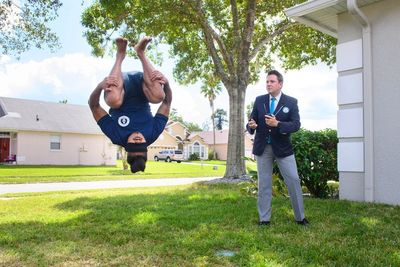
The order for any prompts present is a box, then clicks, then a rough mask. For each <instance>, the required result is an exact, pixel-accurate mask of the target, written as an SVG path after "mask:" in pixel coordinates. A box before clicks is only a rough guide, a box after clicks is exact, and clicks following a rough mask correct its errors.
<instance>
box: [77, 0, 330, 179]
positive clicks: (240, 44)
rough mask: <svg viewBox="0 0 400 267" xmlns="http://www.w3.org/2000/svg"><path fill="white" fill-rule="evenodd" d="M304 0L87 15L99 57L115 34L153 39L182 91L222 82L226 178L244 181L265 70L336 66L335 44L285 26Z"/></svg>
mask: <svg viewBox="0 0 400 267" xmlns="http://www.w3.org/2000/svg"><path fill="white" fill-rule="evenodd" d="M304 1H305V0H280V1H275V0H274V1H256V0H230V1H225V0H153V1H139V0H127V1H113V0H98V1H95V2H94V3H93V5H92V6H90V7H89V8H88V9H86V10H85V12H84V14H83V16H82V22H83V25H84V26H85V27H86V28H87V31H86V33H85V35H86V38H87V40H88V42H89V44H90V45H91V46H92V48H93V53H94V54H95V55H99V56H101V55H103V54H104V53H105V51H106V49H107V47H110V46H109V45H108V44H109V41H110V40H111V39H113V38H114V37H115V35H122V36H125V37H126V38H128V39H130V40H137V39H138V38H139V36H140V35H142V34H146V35H151V36H156V37H157V38H155V39H156V43H157V42H164V43H167V44H169V47H170V54H171V55H173V57H174V59H175V61H176V64H175V68H174V72H173V73H174V78H175V79H176V80H177V81H178V82H180V83H181V84H192V83H195V82H197V81H200V82H202V83H203V84H208V83H210V82H211V79H217V82H221V83H222V84H223V85H224V87H225V89H226V90H227V92H228V95H229V105H230V107H229V123H230V127H229V144H228V155H227V157H228V160H227V168H226V170H227V171H226V173H225V177H239V176H241V175H243V174H245V172H246V170H245V167H244V160H243V155H244V136H243V131H244V110H245V106H244V101H245V95H246V89H247V86H248V84H249V83H252V82H255V81H257V80H258V75H259V73H260V70H262V69H264V70H267V69H269V68H271V66H273V65H274V63H276V62H274V60H273V59H274V57H273V55H277V56H278V57H279V60H280V61H281V62H282V64H283V67H284V68H287V69H289V68H301V67H302V66H304V65H306V64H315V63H316V62H318V61H319V60H320V61H323V62H326V63H328V64H332V63H333V62H334V61H335V51H334V47H335V46H334V45H335V42H336V41H335V40H334V39H333V38H331V37H329V36H326V35H324V34H322V33H320V32H317V31H314V30H311V29H309V28H307V27H305V26H303V25H300V24H297V23H295V22H294V21H292V20H290V19H288V18H287V17H286V16H285V14H284V13H283V10H284V9H286V8H288V7H291V6H294V5H296V4H299V3H302V2H304Z"/></svg>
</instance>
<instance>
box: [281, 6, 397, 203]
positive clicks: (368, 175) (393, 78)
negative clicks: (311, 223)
mask: <svg viewBox="0 0 400 267" xmlns="http://www.w3.org/2000/svg"><path fill="white" fill-rule="evenodd" d="M285 12H286V14H287V15H288V16H289V17H291V18H293V19H295V20H297V21H298V22H300V23H303V24H305V25H308V26H310V27H312V28H315V29H317V30H319V31H321V32H324V33H326V34H329V35H331V36H333V37H335V38H337V40H338V45H337V47H336V58H337V72H338V80H337V104H338V106H339V110H338V113H337V121H338V122H337V123H338V125H337V133H338V138H339V143H338V170H339V180H340V188H339V190H340V198H341V199H349V200H357V201H367V202H380V203H388V204H397V205H399V204H400V194H399V191H400V179H399V173H400V170H399V162H400V153H399V151H400V138H398V135H399V132H400V123H399V114H400V105H399V100H400V75H399V73H400V65H399V58H400V50H399V49H398V47H399V44H400V30H399V29H400V28H399V25H400V1H398V0H359V1H357V0H313V1H308V2H305V3H303V4H300V5H297V6H294V7H291V8H289V9H287V10H286V11H285Z"/></svg>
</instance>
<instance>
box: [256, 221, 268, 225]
mask: <svg viewBox="0 0 400 267" xmlns="http://www.w3.org/2000/svg"><path fill="white" fill-rule="evenodd" d="M258 225H260V226H261V225H269V221H260V222H259V223H258Z"/></svg>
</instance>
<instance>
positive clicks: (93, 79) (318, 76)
mask: <svg viewBox="0 0 400 267" xmlns="http://www.w3.org/2000/svg"><path fill="white" fill-rule="evenodd" d="M86 2H87V1H86ZM82 10H83V7H82V6H81V1H76V0H73V1H63V6H62V8H61V9H60V11H59V17H58V18H57V20H56V21H55V22H53V23H52V29H53V30H54V31H55V32H56V33H57V35H58V36H59V38H60V42H61V45H62V48H61V49H60V50H58V51H56V53H50V52H47V51H41V50H37V49H34V50H32V51H29V52H27V53H24V54H22V55H21V57H20V60H16V59H15V58H13V57H8V56H0V80H1V81H2V86H1V87H0V95H1V96H6V97H16V98H26V99H34V100H43V101H52V102H58V101H60V100H63V99H67V100H68V103H71V104H79V105H86V103H87V99H88V97H89V95H90V93H91V91H92V90H93V88H95V87H96V85H97V84H98V82H100V81H101V80H102V79H103V78H104V77H105V76H106V75H108V73H109V71H110V69H111V67H112V64H113V58H112V57H104V58H95V57H93V56H91V53H90V51H91V50H90V47H89V45H88V44H87V43H86V40H85V38H84V37H83V32H84V28H83V27H82V25H81V23H80V16H81V13H82ZM172 67H173V61H172V60H170V59H168V58H165V60H164V62H163V65H162V66H157V68H158V69H160V70H161V71H162V72H163V73H164V74H165V75H166V76H167V77H168V78H169V80H170V83H171V86H172V89H173V92H174V97H173V104H172V107H173V108H175V109H177V111H178V113H179V114H180V115H182V116H183V118H184V120H185V121H190V122H195V123H197V124H199V125H200V126H202V125H203V124H204V123H207V121H209V117H210V108H209V103H208V100H207V99H206V98H205V97H203V96H202V95H201V94H200V85H198V84H197V85H189V86H181V85H179V84H178V83H177V82H175V81H174V80H173V78H172ZM122 68H123V70H140V69H141V65H140V64H139V62H138V60H136V59H131V58H127V59H126V60H125V62H124V64H123V67H122ZM283 74H284V79H285V82H284V87H283V92H284V93H286V94H289V95H291V96H294V97H296V98H297V99H298V101H299V109H300V116H301V122H302V126H303V127H304V128H307V129H310V130H319V129H324V128H333V129H336V112H337V104H336V102H337V101H336V78H337V73H336V69H335V68H332V69H330V68H328V67H327V66H325V65H323V64H320V65H318V66H310V67H306V68H304V69H302V70H300V71H288V72H283ZM265 93H266V90H265V76H261V77H260V82H258V83H257V84H255V85H250V86H249V87H248V90H247V93H246V105H247V104H248V103H250V102H251V101H253V100H254V99H255V97H256V96H257V95H260V94H265ZM102 105H103V106H104V107H105V108H107V107H106V105H105V104H104V103H102ZM215 106H216V108H223V109H225V110H227V111H228V109H229V104H228V94H227V93H226V91H225V89H224V90H223V92H222V93H221V94H220V95H219V96H218V97H217V99H216V101H215ZM157 107H158V106H152V109H153V110H156V109H157Z"/></svg>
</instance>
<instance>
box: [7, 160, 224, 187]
mask: <svg viewBox="0 0 400 267" xmlns="http://www.w3.org/2000/svg"><path fill="white" fill-rule="evenodd" d="M193 163H196V164H184V163H176V162H171V163H167V162H161V161H160V162H155V161H148V162H147V164H146V171H145V172H140V173H135V174H132V173H131V172H130V170H123V169H122V163H121V162H120V161H118V164H117V166H113V167H106V166H24V165H0V183H3V184H4V183H38V182H72V181H99V180H121V179H148V178H172V177H173V178H181V177H205V176H219V177H222V176H223V175H224V173H225V162H223V161H212V162H208V161H203V162H200V161H198V162H193ZM202 163H203V164H202ZM214 165H215V166H217V169H216V170H214V168H213V167H214Z"/></svg>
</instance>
